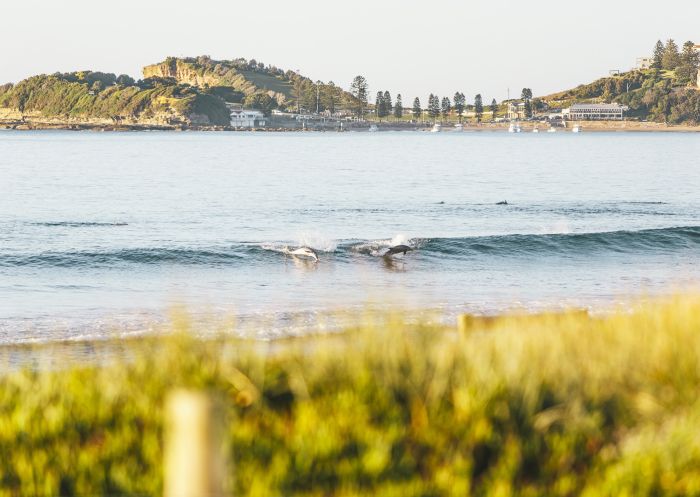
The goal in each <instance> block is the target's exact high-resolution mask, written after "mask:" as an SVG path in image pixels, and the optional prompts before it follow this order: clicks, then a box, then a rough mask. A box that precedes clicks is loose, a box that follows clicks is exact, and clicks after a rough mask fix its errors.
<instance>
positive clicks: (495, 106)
mask: <svg viewBox="0 0 700 497" xmlns="http://www.w3.org/2000/svg"><path fill="white" fill-rule="evenodd" d="M490 110H491V120H492V121H495V120H496V112H498V102H496V99H495V98H494V99H493V100H491V108H490Z"/></svg>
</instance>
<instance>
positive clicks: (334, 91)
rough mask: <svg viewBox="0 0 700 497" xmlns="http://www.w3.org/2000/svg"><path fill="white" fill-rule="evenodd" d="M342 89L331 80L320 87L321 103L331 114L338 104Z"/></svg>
mask: <svg viewBox="0 0 700 497" xmlns="http://www.w3.org/2000/svg"><path fill="white" fill-rule="evenodd" d="M342 93H343V91H342V90H341V89H340V88H338V87H337V86H336V85H335V83H333V81H330V82H329V83H328V84H327V85H323V86H322V87H321V105H322V106H323V108H325V109H326V110H328V112H330V113H331V115H333V114H335V112H336V110H338V105H339V104H340V99H341V98H342Z"/></svg>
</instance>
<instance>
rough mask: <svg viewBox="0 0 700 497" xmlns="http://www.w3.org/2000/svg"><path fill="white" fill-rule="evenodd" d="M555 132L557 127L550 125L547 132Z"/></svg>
mask: <svg viewBox="0 0 700 497" xmlns="http://www.w3.org/2000/svg"><path fill="white" fill-rule="evenodd" d="M556 132H557V128H555V127H554V126H552V127H551V128H549V129H548V130H547V133H556Z"/></svg>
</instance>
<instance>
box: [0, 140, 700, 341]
mask: <svg viewBox="0 0 700 497" xmlns="http://www.w3.org/2000/svg"><path fill="white" fill-rule="evenodd" d="M699 191H700V136H698V135H696V134H692V133H688V134H683V133H658V134H656V133H585V132H584V133H581V134H573V133H563V132H560V133H555V134H547V133H540V134H531V133H521V134H507V133H494V132H483V133H480V132H476V133H475V132H464V133H458V132H442V133H425V132H378V133H362V132H346V133H332V132H327V133H225V132H222V133H216V132H180V133H178V132H136V133H126V132H124V133H109V132H107V133H96V132H69V131H27V132H24V131H1V132H0V343H4V344H8V343H10V344H14V343H26V342H31V343H36V342H52V341H62V340H78V339H100V338H113V337H115V336H117V337H119V336H131V335H135V334H140V333H148V332H150V331H152V330H154V329H157V328H158V327H159V326H161V325H163V324H164V323H167V322H168V321H169V320H170V319H171V316H172V314H173V312H175V310H177V312H186V313H188V314H189V315H190V316H191V317H192V319H194V320H199V321H200V322H202V323H214V322H216V323H217V324H216V325H214V324H211V326H212V328H214V327H216V329H217V330H218V331H221V330H222V329H223V330H229V331H230V332H231V333H234V334H236V333H237V334H243V335H246V336H253V337H255V338H260V339H274V338H278V337H286V336H290V335H298V334H303V333H307V332H310V331H314V330H317V329H319V328H324V327H326V328H328V327H330V328H332V323H333V322H334V321H333V320H332V319H330V317H329V316H332V315H337V314H338V313H340V312H342V311H355V310H363V309H368V308H379V309H387V308H401V309H411V310H412V311H425V312H426V313H428V314H430V316H431V317H432V318H434V319H444V320H446V321H449V320H453V319H454V318H455V316H456V315H457V314H459V313H462V312H470V313H477V314H494V313H500V312H506V311H510V310H514V309H517V310H522V311H525V312H535V311H538V310H544V309H560V308H563V307H577V308H586V309H589V310H591V311H593V312H604V311H605V310H606V309H610V308H612V307H615V306H619V305H629V303H631V302H634V300H635V299H637V298H639V297H641V296H646V295H658V294H668V293H673V292H676V291H681V290H688V289H691V290H692V289H696V288H697V283H698V281H699V280H700V266H699V265H698V262H699V261H700V195H699V194H698V192H699ZM398 243H403V244H407V245H409V246H411V247H412V248H413V249H414V250H412V251H411V252H409V253H407V254H406V255H405V256H398V257H394V258H390V259H389V258H385V257H383V254H384V252H385V251H386V250H387V249H388V247H389V246H391V245H394V244H398ZM301 245H308V246H310V247H312V248H314V249H315V250H316V251H317V252H318V254H319V261H318V262H317V263H314V262H309V261H305V260H301V259H298V258H295V257H292V256H290V255H288V254H287V253H286V252H287V251H288V250H289V249H293V248H296V247H298V246H301ZM328 323H331V324H330V325H329V324H328Z"/></svg>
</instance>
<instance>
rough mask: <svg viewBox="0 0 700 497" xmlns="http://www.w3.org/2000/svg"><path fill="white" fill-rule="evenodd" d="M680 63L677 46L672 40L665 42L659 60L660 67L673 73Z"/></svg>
mask: <svg viewBox="0 0 700 497" xmlns="http://www.w3.org/2000/svg"><path fill="white" fill-rule="evenodd" d="M680 63H681V56H680V54H679V53H678V45H676V42H675V41H673V40H672V39H669V40H668V41H667V42H666V46H665V47H664V55H663V57H662V59H661V67H662V68H663V69H666V70H667V71H673V70H674V69H675V68H677V67H678V65H679V64H680Z"/></svg>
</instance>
